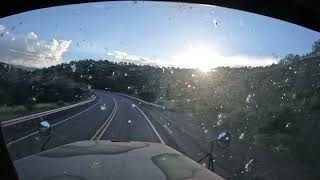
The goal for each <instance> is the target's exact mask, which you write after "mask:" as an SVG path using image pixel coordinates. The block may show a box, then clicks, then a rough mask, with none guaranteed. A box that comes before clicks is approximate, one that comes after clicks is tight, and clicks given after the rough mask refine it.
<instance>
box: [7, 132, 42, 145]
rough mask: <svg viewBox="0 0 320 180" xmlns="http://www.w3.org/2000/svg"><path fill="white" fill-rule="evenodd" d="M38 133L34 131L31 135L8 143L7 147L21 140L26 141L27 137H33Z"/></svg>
mask: <svg viewBox="0 0 320 180" xmlns="http://www.w3.org/2000/svg"><path fill="white" fill-rule="evenodd" d="M38 132H39V131H36V132H33V133H31V134H28V135H26V136H24V137H22V138H19V139H16V140H14V141H11V142H9V143H8V144H7V146H10V145H11V144H14V143H16V142H18V141H21V140H23V139H26V138H27V137H30V136H33V135H35V134H37V133H38Z"/></svg>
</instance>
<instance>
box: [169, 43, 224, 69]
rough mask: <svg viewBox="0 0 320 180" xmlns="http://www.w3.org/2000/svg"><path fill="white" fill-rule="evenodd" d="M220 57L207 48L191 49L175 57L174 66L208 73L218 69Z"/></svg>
mask: <svg viewBox="0 0 320 180" xmlns="http://www.w3.org/2000/svg"><path fill="white" fill-rule="evenodd" d="M218 58H219V56H218V55H217V53H215V52H214V51H213V50H209V48H206V47H190V48H188V49H187V50H186V51H185V52H182V53H179V54H178V55H176V56H174V57H173V61H174V62H173V64H175V65H176V66H179V67H184V68H196V69H199V70H200V71H202V72H208V71H210V69H212V68H215V67H217V64H216V62H217V60H218Z"/></svg>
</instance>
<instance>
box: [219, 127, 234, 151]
mask: <svg viewBox="0 0 320 180" xmlns="http://www.w3.org/2000/svg"><path fill="white" fill-rule="evenodd" d="M230 143H231V134H230V133H229V132H226V131H224V132H221V133H220V134H219V135H218V137H217V139H216V144H217V146H218V147H220V148H222V149H225V148H227V147H229V146H230Z"/></svg>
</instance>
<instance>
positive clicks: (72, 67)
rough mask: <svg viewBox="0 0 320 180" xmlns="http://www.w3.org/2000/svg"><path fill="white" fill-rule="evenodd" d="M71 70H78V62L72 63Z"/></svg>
mask: <svg viewBox="0 0 320 180" xmlns="http://www.w3.org/2000/svg"><path fill="white" fill-rule="evenodd" d="M71 70H72V72H76V70H77V67H76V64H72V65H71Z"/></svg>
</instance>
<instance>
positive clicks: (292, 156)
mask: <svg viewBox="0 0 320 180" xmlns="http://www.w3.org/2000/svg"><path fill="white" fill-rule="evenodd" d="M0 61H1V62H0V121H1V127H2V133H3V135H4V138H5V143H6V145H7V148H8V151H9V153H10V157H11V159H12V161H13V162H14V163H15V165H16V166H17V169H18V174H19V172H20V171H19V168H20V166H22V164H24V162H26V161H30V164H29V166H30V167H32V166H33V163H32V162H35V164H36V162H38V160H37V158H40V159H41V158H42V159H41V160H43V161H45V160H47V159H50V158H48V157H46V158H44V157H43V155H44V153H46V152H49V154H47V156H50V157H51V156H53V157H58V158H54V159H55V160H58V159H59V160H61V159H68V158H70V157H64V156H67V155H66V154H63V156H62V155H61V154H55V153H54V152H55V151H50V150H52V149H53V148H56V147H61V146H62V145H67V144H70V143H76V142H77V143H79V141H86V142H87V143H89V141H90V140H95V141H93V142H100V141H101V140H111V141H114V142H116V143H120V144H121V142H133V141H138V142H144V143H150V144H148V145H146V146H150V147H149V148H151V147H155V149H158V150H160V149H161V148H167V146H168V147H170V148H172V150H170V152H171V151H172V152H176V153H178V152H179V153H181V154H183V155H184V156H183V157H189V158H190V159H192V160H193V161H194V162H197V163H199V164H198V165H200V167H201V168H204V169H205V168H208V169H210V170H212V171H213V172H214V173H215V174H217V175H219V176H221V177H222V178H225V179H266V180H269V179H270V180H271V179H272V180H274V179H319V178H320V174H319V172H318V171H317V169H319V168H320V155H319V152H320V141H319V138H320V119H319V118H320V34H319V33H318V32H315V31H312V30H309V29H307V28H304V27H301V26H298V25H294V24H291V23H288V22H285V21H281V20H277V19H273V18H270V17H265V16H262V15H257V14H253V13H248V12H244V11H239V10H234V9H227V8H222V7H217V6H205V5H200V4H186V3H165V2H141V1H137V2H136V1H133V2H101V3H87V4H77V5H67V6H59V7H52V8H46V9H39V10H33V11H28V12H24V13H21V14H16V15H13V16H9V17H5V18H2V19H0ZM101 142H104V143H107V141H101ZM80 143H81V142H80ZM82 143H83V142H82ZM152 143H156V144H157V145H154V144H152ZM107 144H108V143H107ZM124 144H125V143H122V145H124ZM129 144H130V143H129ZM136 145H137V144H133V145H132V143H131V144H130V147H131V146H132V147H133V146H136ZM153 145H154V146H153ZM160 145H161V146H160ZM211 145H212V149H211V148H210V147H211ZM73 146H75V145H69V146H67V147H68V148H71V147H73ZM82 146H87V145H82ZM137 146H138V145H137ZM134 148H138V149H139V152H140V151H141V152H145V153H147V152H149V150H145V151H144V149H145V147H144V146H143V147H140V145H139V147H134ZM48 150H49V151H48ZM86 150H88V152H87V151H86ZM109 150H110V149H109ZM109 150H108V148H107V147H105V148H103V147H100V149H98V150H97V149H96V150H95V151H94V152H96V151H99V152H100V151H103V152H105V151H108V152H109ZM174 150H176V151H174ZM70 151H72V152H74V153H75V152H77V153H81V155H84V154H86V153H92V150H90V148H84V149H81V152H80V151H79V152H78V151H76V150H70ZM124 151H125V152H123V153H125V154H127V155H128V157H131V156H134V152H138V150H137V149H135V150H130V151H129V150H124ZM126 151H129V152H126ZM161 151H162V150H161ZM63 152H64V153H67V152H69V151H68V150H65V151H63ZM39 153H40V155H39ZM109 153H110V152H109ZM113 153H115V152H113ZM207 153H209V154H207ZM142 154H144V153H142ZM73 155H74V154H73ZM206 155H207V156H206ZM74 156H76V155H74ZM77 156H78V157H87V156H80V155H79V154H77ZM118 156H119V157H120V155H118ZM118 156H115V157H118ZM28 157H32V158H29V159H28ZM121 157H122V156H121ZM179 157H180V156H179ZM167 159H170V158H169V157H162V158H160V160H159V162H158V161H157V159H152V160H153V161H154V163H153V164H156V163H158V164H157V166H155V165H154V166H155V167H156V168H158V166H159V168H161V167H162V165H163V164H162V163H165V162H166V161H165V160H167ZM24 160H25V161H24ZM161 160H163V161H164V162H162V161H161ZM178 160H179V159H177V161H178ZM150 161H151V160H150ZM171 161H172V162H173V160H172V159H171ZM171 161H170V162H171ZM54 162H56V161H54ZM76 162H77V163H78V161H76ZM107 162H110V163H112V162H113V161H104V162H103V163H102V162H96V163H95V164H93V165H92V166H94V167H99V168H102V167H109V168H111V167H113V166H110V164H109V165H108V163H107ZM124 162H125V161H124ZM128 162H131V161H129V160H128ZM79 163H80V161H79ZM49 164H50V163H48V164H42V166H44V167H46V166H48V165H49ZM114 164H115V163H114ZM139 164H141V166H143V162H141V163H139ZM59 166H60V165H59ZM114 166H116V165H114ZM131 166H133V167H135V166H137V164H131ZM146 166H147V165H146ZM163 166H165V164H164V165H163ZM52 167H53V165H52V164H51V166H50V168H52ZM85 167H86V168H88V167H91V165H86V166H85ZM197 167H198V166H197ZM127 168H131V167H130V163H127V164H126V168H125V169H127ZM149 168H153V166H150V167H149ZM156 168H155V169H156ZM175 168H181V167H180V166H178V165H177V166H173V167H171V171H172V173H174V171H175ZM22 169H23V168H22ZM61 171H62V170H61ZM78 171H81V170H78ZM101 171H105V170H103V168H102V170H101ZM171 171H170V172H171ZM63 172H65V171H63ZM110 172H113V171H112V169H111V171H110ZM65 173H75V172H70V170H68V171H67V170H66V172H65ZM138 173H139V177H142V178H141V179H144V178H143V175H144V173H146V174H148V173H150V172H149V171H148V170H147V171H145V172H143V171H141V172H138ZM23 174H24V173H22V174H19V175H20V176H21V177H22V176H23ZM119 175H121V173H120V174H119ZM191 175H192V174H191ZM147 177H149V176H147ZM164 177H165V176H164ZM168 177H169V176H168ZM22 178H23V177H22ZM188 178H190V177H188ZM26 179H28V178H26ZM147 179H148V178H147Z"/></svg>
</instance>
